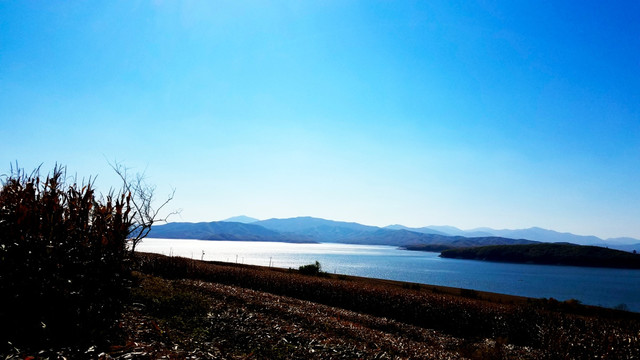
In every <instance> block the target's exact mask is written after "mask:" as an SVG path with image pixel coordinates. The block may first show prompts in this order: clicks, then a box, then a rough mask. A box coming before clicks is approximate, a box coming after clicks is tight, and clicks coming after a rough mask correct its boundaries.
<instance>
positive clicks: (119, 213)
mask: <svg viewBox="0 0 640 360" xmlns="http://www.w3.org/2000/svg"><path fill="white" fill-rule="evenodd" d="M18 175H19V176H12V177H9V178H7V179H6V180H5V181H4V182H3V187H2V190H1V191H0V260H1V261H0V300H1V303H0V358H4V359H63V358H66V359H86V358H89V359H91V358H100V359H158V358H170V359H314V358H315V359H338V358H346V359H366V358H376V359H391V358H415V359H462V358H470V359H558V358H569V359H584V358H599V359H600V358H608V359H630V358H638V357H640V338H639V337H640V315H639V314H635V313H628V312H623V311H616V310H609V309H602V308H595V307H586V306H582V305H580V304H578V303H576V302H562V303H561V302H557V301H555V300H532V299H524V298H517V297H510V296H503V295H497V294H487V293H481V292H476V291H472V290H460V289H451V288H444V287H435V286H426V285H418V284H409V283H399V282H393V281H384V280H375V279H365V278H357V277H348V276H342V275H331V274H327V273H325V272H322V271H321V266H320V264H319V263H315V264H310V265H307V266H303V267H301V268H300V269H299V270H284V269H270V268H264V267H255V266H245V265H238V264H223V263H211V262H203V261H197V260H190V259H185V258H176V257H166V256H162V255H156V254H143V253H132V252H130V251H128V249H127V245H126V237H127V236H128V234H129V232H130V229H131V228H132V227H134V226H132V221H134V220H132V219H135V217H134V216H133V215H132V214H135V212H136V211H137V210H136V209H135V207H131V206H130V201H131V200H130V198H129V194H128V193H127V192H123V193H121V194H117V195H111V196H107V197H106V199H101V198H100V197H97V196H95V195H94V193H93V190H92V188H91V186H90V185H86V186H77V185H76V184H75V183H74V184H72V185H65V183H64V173H63V172H62V171H59V170H55V171H54V172H53V174H52V175H51V176H49V177H48V178H47V179H46V180H42V181H41V180H40V178H39V176H24V175H20V174H18Z"/></svg>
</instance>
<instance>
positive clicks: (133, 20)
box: [0, 1, 640, 238]
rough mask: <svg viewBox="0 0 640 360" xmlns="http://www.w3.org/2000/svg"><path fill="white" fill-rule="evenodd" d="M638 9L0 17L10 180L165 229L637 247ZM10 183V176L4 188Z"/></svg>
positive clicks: (262, 8)
mask: <svg viewBox="0 0 640 360" xmlns="http://www.w3.org/2000/svg"><path fill="white" fill-rule="evenodd" d="M638 18H640V2H637V1H615V2H611V3H608V2H603V1H583V2H579V3H577V2H575V1H550V2H540V1H530V2H525V1H428V2H426V1H424V2H408V1H406V2H403V1H400V2H390V1H308V2H300V1H291V2H281V1H252V2H242V1H184V2H174V1H105V2H85V1H78V2H62V3H61V2H47V1H21V2H17V1H0V164H1V165H2V168H0V173H6V172H8V171H9V167H10V164H11V163H14V162H15V161H18V163H19V165H20V166H21V167H25V168H27V169H32V168H34V167H36V166H37V165H39V164H41V163H42V164H43V168H44V169H50V168H52V167H53V165H54V164H55V163H56V162H58V163H62V164H65V165H66V166H67V167H68V170H69V172H71V173H77V174H78V175H79V176H85V177H86V176H89V175H98V180H97V185H98V186H99V187H100V188H101V189H102V190H103V191H106V190H108V188H109V187H111V186H113V187H116V186H118V183H117V179H116V178H115V177H114V175H113V172H112V171H111V170H110V168H109V164H108V161H114V160H115V161H119V162H122V163H123V164H125V165H126V166H128V167H130V168H132V169H133V170H134V171H145V170H146V174H147V176H148V180H149V182H151V183H154V184H156V185H157V190H156V192H157V195H158V196H159V197H162V196H163V195H164V194H166V193H168V192H169V190H170V189H171V188H172V187H173V188H175V189H176V197H175V200H174V202H173V203H172V206H173V208H181V209H182V213H181V215H180V216H177V217H174V218H173V220H175V221H210V220H219V219H223V218H227V217H230V216H234V215H239V214H246V215H249V216H253V217H257V218H261V219H265V218H272V217H292V216H306V215H308V216H317V217H324V218H329V219H335V220H347V221H357V222H361V223H365V224H370V225H379V226H384V225H389V224H395V223H401V224H404V225H407V226H426V225H431V224H436V225H444V224H447V225H453V226H458V227H460V228H464V229H470V228H474V227H480V226H488V227H493V228H525V227H531V226H540V227H545V228H550V229H554V230H558V231H567V232H573V233H576V234H584V235H587V234H593V235H597V236H600V237H603V238H607V237H618V236H633V237H637V238H640V221H639V220H640V201H639V200H640V35H639V34H640V22H639V21H637V19H638ZM2 169H4V170H2Z"/></svg>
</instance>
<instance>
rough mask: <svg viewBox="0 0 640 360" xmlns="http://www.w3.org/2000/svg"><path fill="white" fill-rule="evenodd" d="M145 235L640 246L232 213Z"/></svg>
mask: <svg viewBox="0 0 640 360" xmlns="http://www.w3.org/2000/svg"><path fill="white" fill-rule="evenodd" d="M149 237H155V238H171V239H201V240H244V241H280V242H298V243H300V242H334V243H347V244H367V245H391V246H413V245H420V246H421V247H422V248H423V249H428V250H431V251H441V250H445V249H451V248H461V247H473V246H486V245H515V244H532V243H536V242H548V243H554V242H555V243H572V244H578V245H595V246H601V247H608V248H613V249H618V250H624V251H632V250H640V240H637V239H633V238H616V239H607V240H602V239H600V238H598V237H595V236H581V235H575V234H571V233H560V232H557V231H553V230H547V229H542V228H538V227H532V228H529V229H519V230H495V229H491V228H477V229H472V230H461V229H458V228H456V227H453V226H426V227H421V228H410V227H406V226H403V225H390V226H387V227H384V228H380V227H376V226H367V225H362V224H358V223H354V222H343V221H333V220H326V219H320V218H313V217H296V218H288V219H269V220H258V219H255V218H251V217H247V216H236V217H232V218H229V219H226V220H224V221H213V222H200V223H186V222H180V223H169V224H165V225H158V226H154V227H153V229H152V231H151V233H150V234H149Z"/></svg>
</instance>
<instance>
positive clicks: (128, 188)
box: [109, 162, 180, 252]
mask: <svg viewBox="0 0 640 360" xmlns="http://www.w3.org/2000/svg"><path fill="white" fill-rule="evenodd" d="M109 165H110V166H111V168H112V169H113V170H114V171H115V172H116V174H118V176H119V177H120V179H121V180H122V187H123V189H122V193H123V194H124V195H125V196H126V198H127V199H126V200H127V201H128V202H129V203H130V205H131V208H132V210H133V212H132V213H131V214H130V215H129V216H130V218H131V224H132V226H131V228H130V231H129V240H130V241H131V251H132V252H133V251H135V249H136V246H137V245H138V244H139V243H140V242H141V241H142V239H144V238H145V237H146V236H147V235H149V232H150V231H151V227H152V226H153V225H154V224H156V223H158V222H167V220H168V219H169V217H171V216H172V215H175V214H179V213H180V211H179V210H174V211H171V212H169V213H168V214H167V215H166V216H163V217H160V215H159V214H160V212H161V211H162V210H163V209H164V208H165V207H166V205H167V204H169V202H171V200H173V198H174V196H175V193H176V190H175V189H172V191H171V193H170V194H169V195H168V196H167V199H166V200H165V201H164V202H163V203H162V204H160V206H158V207H157V208H154V206H153V202H154V194H155V190H156V188H155V186H152V185H149V184H147V182H146V181H145V174H144V173H142V174H140V173H137V174H136V175H135V176H131V175H130V174H129V169H128V168H126V167H125V166H123V165H122V164H120V163H118V162H114V163H113V164H112V163H109Z"/></svg>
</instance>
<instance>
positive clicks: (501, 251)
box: [440, 243, 640, 269]
mask: <svg viewBox="0 0 640 360" xmlns="http://www.w3.org/2000/svg"><path fill="white" fill-rule="evenodd" d="M440 256H441V257H444V258H452V259H470V260H486V261H500V262H512V263H527V264H543V265H572V266H589V267H610V268H625V269H640V255H637V254H632V253H628V252H624V251H619V250H612V249H607V248H603V247H599V246H582V245H574V244H558V243H551V244H549V243H544V244H529V245H494V246H481V247H473V248H461V249H448V250H444V251H442V252H441V253H440Z"/></svg>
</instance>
